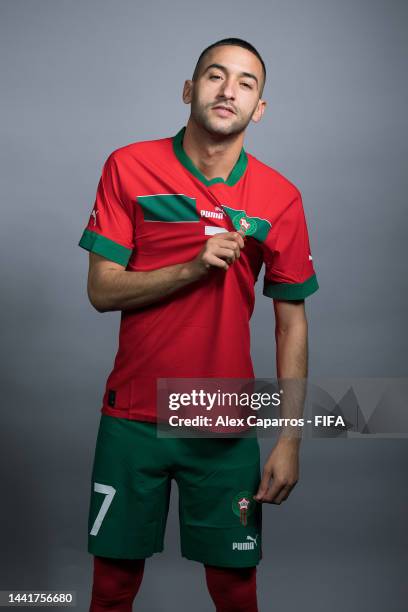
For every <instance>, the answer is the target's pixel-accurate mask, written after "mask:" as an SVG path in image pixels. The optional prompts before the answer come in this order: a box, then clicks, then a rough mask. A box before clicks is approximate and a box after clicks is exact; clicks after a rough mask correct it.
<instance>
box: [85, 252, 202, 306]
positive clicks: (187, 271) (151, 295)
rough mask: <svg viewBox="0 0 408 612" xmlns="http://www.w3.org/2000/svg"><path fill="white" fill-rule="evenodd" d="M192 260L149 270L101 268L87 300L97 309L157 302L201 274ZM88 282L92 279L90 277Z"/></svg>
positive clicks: (195, 279)
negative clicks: (135, 270) (102, 269)
mask: <svg viewBox="0 0 408 612" xmlns="http://www.w3.org/2000/svg"><path fill="white" fill-rule="evenodd" d="M204 274H205V272H204V271H203V270H200V269H198V268H197V266H195V265H194V264H193V262H185V263H180V264H175V265H172V266H167V267H164V268H159V269H157V270H150V271H148V272H131V271H128V270H104V272H103V274H101V275H100V276H99V278H98V279H97V282H94V283H93V289H92V292H91V291H89V293H90V298H91V293H92V299H91V302H92V303H93V305H94V306H95V308H97V310H99V311H100V312H106V311H111V310H131V309H135V308H139V307H141V306H148V305H149V304H153V303H155V302H158V301H159V300H161V299H162V298H165V297H167V296H169V295H171V294H172V293H174V292H175V291H177V290H178V289H181V288H182V287H185V286H186V285H189V284H190V283H193V282H195V281H197V280H199V279H200V278H202V277H203V275H204ZM90 285H92V282H91V281H90Z"/></svg>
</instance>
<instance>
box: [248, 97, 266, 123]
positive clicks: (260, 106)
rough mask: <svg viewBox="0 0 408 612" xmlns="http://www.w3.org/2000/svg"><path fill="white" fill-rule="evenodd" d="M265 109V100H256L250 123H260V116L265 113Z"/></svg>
mask: <svg viewBox="0 0 408 612" xmlns="http://www.w3.org/2000/svg"><path fill="white" fill-rule="evenodd" d="M265 109H266V102H265V100H258V104H257V106H256V109H255V110H254V112H253V115H252V117H251V119H252V121H254V123H258V121H260V120H261V119H262V116H263V114H264V112H265Z"/></svg>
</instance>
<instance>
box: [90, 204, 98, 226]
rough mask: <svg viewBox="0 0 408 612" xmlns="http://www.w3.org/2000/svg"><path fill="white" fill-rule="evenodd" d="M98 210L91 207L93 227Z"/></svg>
mask: <svg viewBox="0 0 408 612" xmlns="http://www.w3.org/2000/svg"><path fill="white" fill-rule="evenodd" d="M98 212H99V210H95V208H94V209H93V211H92V212H91V217H92V218H93V220H94V227H95V225H96V215H97V214H98Z"/></svg>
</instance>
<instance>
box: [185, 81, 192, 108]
mask: <svg viewBox="0 0 408 612" xmlns="http://www.w3.org/2000/svg"><path fill="white" fill-rule="evenodd" d="M193 87H194V83H193V81H192V80H191V79H188V80H187V81H185V83H184V87H183V102H184V104H191V99H192V97H193Z"/></svg>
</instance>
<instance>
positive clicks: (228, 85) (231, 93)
mask: <svg viewBox="0 0 408 612" xmlns="http://www.w3.org/2000/svg"><path fill="white" fill-rule="evenodd" d="M220 93H222V95H223V96H224V98H227V99H228V100H231V99H232V100H234V99H235V86H234V84H233V81H232V79H224V81H223V82H222V84H221V87H220Z"/></svg>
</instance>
